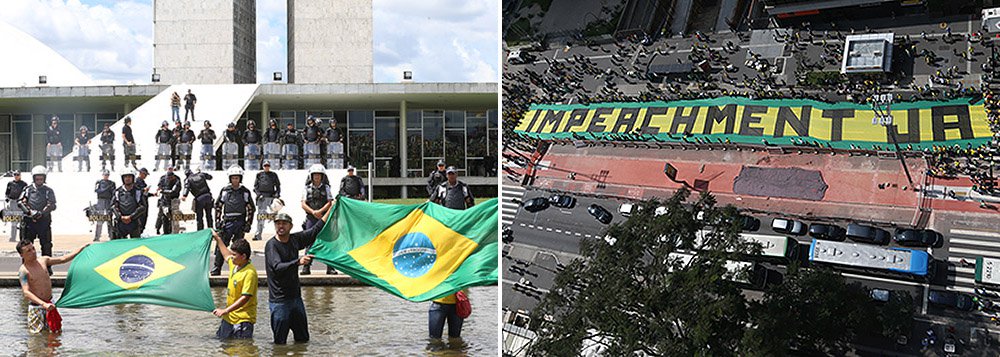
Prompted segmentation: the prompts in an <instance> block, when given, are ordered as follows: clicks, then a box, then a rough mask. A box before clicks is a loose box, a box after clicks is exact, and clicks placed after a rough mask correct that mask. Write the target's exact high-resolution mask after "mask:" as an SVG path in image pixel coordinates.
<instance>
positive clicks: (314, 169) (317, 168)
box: [309, 164, 326, 175]
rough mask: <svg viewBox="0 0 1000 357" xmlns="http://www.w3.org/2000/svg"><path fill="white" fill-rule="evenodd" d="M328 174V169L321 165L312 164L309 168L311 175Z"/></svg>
mask: <svg viewBox="0 0 1000 357" xmlns="http://www.w3.org/2000/svg"><path fill="white" fill-rule="evenodd" d="M325 172H326V168H325V167H323V165H321V164H312V166H309V174H310V175H311V174H322V173H325Z"/></svg>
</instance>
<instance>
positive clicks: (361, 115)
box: [347, 110, 375, 129]
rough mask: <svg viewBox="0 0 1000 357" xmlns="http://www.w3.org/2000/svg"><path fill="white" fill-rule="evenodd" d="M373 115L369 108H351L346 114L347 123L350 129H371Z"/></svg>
mask: <svg viewBox="0 0 1000 357" xmlns="http://www.w3.org/2000/svg"><path fill="white" fill-rule="evenodd" d="M374 118H375V117H374V116H373V115H372V112H371V111H370V110H364V111H362V110H352V111H350V112H349V113H348V116H347V125H348V127H350V128H351V129H371V128H372V127H374V125H375V123H374Z"/></svg>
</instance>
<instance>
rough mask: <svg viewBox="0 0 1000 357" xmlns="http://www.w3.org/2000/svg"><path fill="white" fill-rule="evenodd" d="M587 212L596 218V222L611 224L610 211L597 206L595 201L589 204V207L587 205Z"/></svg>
mask: <svg viewBox="0 0 1000 357" xmlns="http://www.w3.org/2000/svg"><path fill="white" fill-rule="evenodd" d="M587 213H590V215H591V216H594V218H596V219H597V221H598V222H601V223H604V224H611V218H612V216H611V212H608V210H607V209H605V208H604V207H601V206H598V205H597V204H596V203H595V204H591V205H590V207H587Z"/></svg>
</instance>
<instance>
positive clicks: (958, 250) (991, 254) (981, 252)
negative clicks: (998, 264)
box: [948, 248, 1000, 258]
mask: <svg viewBox="0 0 1000 357" xmlns="http://www.w3.org/2000/svg"><path fill="white" fill-rule="evenodd" d="M948 250H949V251H950V252H951V253H960V254H968V255H970V256H987V257H993V258H1000V252H994V251H988V250H982V249H965V248H951V249H948Z"/></svg>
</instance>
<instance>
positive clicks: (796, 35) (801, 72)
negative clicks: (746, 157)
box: [502, 25, 1000, 194]
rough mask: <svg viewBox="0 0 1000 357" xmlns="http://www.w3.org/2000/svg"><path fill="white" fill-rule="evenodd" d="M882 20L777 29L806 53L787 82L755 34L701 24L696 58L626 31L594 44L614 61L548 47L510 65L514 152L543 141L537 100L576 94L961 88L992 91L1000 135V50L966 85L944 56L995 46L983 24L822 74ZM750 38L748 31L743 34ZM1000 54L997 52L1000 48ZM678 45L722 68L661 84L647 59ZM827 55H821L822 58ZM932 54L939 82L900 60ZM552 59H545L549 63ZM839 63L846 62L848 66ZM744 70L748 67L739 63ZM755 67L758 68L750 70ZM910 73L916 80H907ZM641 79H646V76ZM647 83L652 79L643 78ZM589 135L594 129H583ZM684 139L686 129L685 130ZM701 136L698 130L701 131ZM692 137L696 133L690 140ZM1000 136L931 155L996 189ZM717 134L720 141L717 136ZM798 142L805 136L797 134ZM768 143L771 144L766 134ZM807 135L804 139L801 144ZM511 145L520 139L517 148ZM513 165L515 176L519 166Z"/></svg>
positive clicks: (969, 93) (863, 97)
mask: <svg viewBox="0 0 1000 357" xmlns="http://www.w3.org/2000/svg"><path fill="white" fill-rule="evenodd" d="M873 32H874V31H873V30H872V29H868V28H866V29H864V30H860V31H859V30H855V29H844V30H824V31H814V30H812V29H810V28H809V27H808V25H807V26H806V27H805V28H803V29H787V30H773V33H772V36H773V40H774V42H775V43H779V44H784V45H785V47H786V49H787V50H788V51H790V52H791V53H792V56H791V57H793V58H794V59H795V61H796V64H797V65H796V67H795V68H796V72H795V73H794V74H795V78H796V81H795V83H786V82H785V81H784V80H783V79H782V78H781V76H779V75H775V74H776V71H774V68H775V65H776V63H774V61H773V60H768V59H766V58H763V56H762V55H761V54H760V53H757V52H755V50H754V49H751V48H746V49H744V48H742V47H741V46H740V44H739V42H746V41H748V40H749V35H746V34H744V33H737V35H738V38H739V39H738V40H735V41H737V42H736V43H734V42H733V41H729V40H727V41H724V42H723V41H722V40H715V39H713V38H711V37H709V36H708V35H705V34H701V33H696V34H695V36H693V37H692V38H691V45H690V49H691V50H690V52H688V53H687V55H686V58H685V57H683V56H676V55H677V53H676V48H675V47H674V46H672V45H666V46H664V45H662V44H663V42H660V43H661V44H660V45H654V44H651V43H650V42H648V41H647V42H642V43H641V45H640V44H639V43H635V44H633V43H629V42H627V41H618V42H616V43H614V46H613V47H611V46H596V45H592V44H589V45H588V47H589V49H590V50H591V51H593V52H601V51H602V52H604V53H607V54H610V61H611V65H610V66H607V65H606V64H604V66H605V67H601V66H599V65H597V64H596V63H595V62H594V60H592V59H591V58H588V57H586V56H583V55H580V54H575V55H571V56H569V57H566V58H564V59H561V60H552V59H549V58H548V56H538V57H539V58H541V59H542V60H543V61H544V65H542V66H539V65H541V63H538V64H536V65H534V66H532V65H528V66H525V67H524V68H521V69H518V70H512V71H505V72H504V75H503V76H504V77H503V79H504V80H503V92H504V96H503V100H504V103H503V116H502V118H503V119H502V120H503V121H502V122H503V128H504V136H503V138H504V142H503V145H504V148H505V149H508V150H505V153H504V155H505V158H506V159H508V160H515V161H518V162H520V161H523V160H521V157H517V156H518V155H516V154H514V153H513V151H524V152H530V151H533V150H534V149H535V148H536V147H537V144H538V141H537V140H536V139H534V138H533V137H531V136H530V135H521V134H519V133H516V132H514V128H515V127H517V126H518V125H519V124H520V122H521V120H522V119H523V118H524V115H525V113H526V112H527V111H528V109H529V107H530V106H531V105H532V104H566V103H581V104H589V103H594V102H644V101H674V100H684V99H705V98H716V97H720V96H737V97H746V98H751V99H768V98H771V99H813V100H818V101H824V102H841V101H853V102H855V103H859V104H865V105H868V104H870V100H871V99H870V98H871V97H872V96H873V95H875V94H880V93H886V92H893V93H895V94H894V99H895V101H897V102H900V101H907V100H909V101H915V100H948V99H955V98H980V97H982V98H984V99H985V106H986V110H987V114H988V120H989V125H990V129H991V130H992V132H993V133H994V137H997V133H1000V125H998V118H1000V93H995V92H994V89H991V87H990V85H989V84H990V83H992V82H1000V58H996V56H995V55H990V56H986V57H988V58H986V60H985V61H982V63H980V64H977V66H979V67H981V68H982V69H983V71H984V72H985V73H984V74H983V76H982V79H983V81H982V82H983V85H982V86H981V88H976V87H975V86H966V85H964V84H963V82H962V80H963V79H965V77H966V76H968V75H969V73H966V72H964V71H963V70H961V69H959V66H958V65H957V64H954V65H951V66H945V65H944V58H943V57H942V56H940V55H938V54H937V53H935V52H934V51H935V50H939V48H938V47H940V45H942V44H944V45H947V46H951V47H953V48H954V51H953V52H954V53H953V54H954V55H955V56H956V57H958V59H959V61H973V60H976V59H977V58H979V57H984V56H982V55H984V54H985V53H986V52H987V51H990V52H992V48H993V46H995V45H996V43H995V41H996V40H991V39H990V38H988V37H987V36H982V35H981V34H980V33H971V34H964V35H963V34H956V33H952V32H951V31H950V28H947V29H945V30H944V31H943V32H942V33H927V32H925V33H922V34H921V35H920V36H919V38H917V37H916V36H912V38H911V36H910V35H901V36H897V38H896V41H895V44H894V46H895V47H896V48H898V49H900V50H897V51H895V52H894V65H893V67H892V68H893V69H892V72H890V73H886V74H884V75H882V76H844V75H839V74H837V75H835V76H828V78H821V79H816V78H812V77H811V76H813V75H814V72H822V71H823V70H824V68H827V67H829V66H836V67H839V63H840V60H841V55H842V52H843V48H844V40H845V38H846V36H847V35H849V34H859V33H873ZM740 40H742V41H740ZM741 51H743V52H746V54H747V60H746V61H745V62H744V63H731V61H730V59H729V58H730V57H731V55H733V54H737V53H742V52H741ZM992 53H993V54H995V52H992ZM671 55H675V56H674V57H676V60H677V61H678V63H693V64H700V65H707V68H713V69H714V70H708V71H701V72H694V73H689V74H685V75H682V76H668V77H666V79H665V80H663V81H662V82H661V83H659V85H654V82H659V81H660V80H661V78H654V77H650V76H649V75H648V74H647V70H648V69H649V68H647V66H649V64H651V63H653V59H655V57H656V56H671ZM816 56H818V58H815V57H816ZM633 58H634V59H635V60H632V61H630V60H629V59H633ZM921 59H922V60H924V61H925V62H926V63H927V65H929V66H932V67H934V68H936V69H935V70H934V73H931V74H930V75H929V77H930V81H931V82H933V83H934V85H931V84H929V83H928V84H918V83H917V82H916V81H913V80H909V81H907V79H912V74H906V73H904V70H903V68H904V67H905V66H900V65H899V64H902V63H903V62H905V61H909V60H913V61H918V60H921ZM540 67H541V68H542V69H539V68H540ZM838 69H839V68H838ZM735 72H743V73H741V74H739V75H733V74H731V73H735ZM747 72H749V73H747ZM590 78H593V79H603V81H599V82H598V87H594V88H588V87H586V86H585V85H584V81H586V80H589V79H590ZM620 82H624V83H626V84H629V85H632V86H630V90H631V91H632V93H629V94H626V93H624V92H623V91H622V90H621V88H620V84H619V83H620ZM907 82H908V83H907ZM636 84H639V85H636ZM641 84H644V86H643V85H641ZM583 138H586V137H583ZM586 139H588V140H623V141H646V140H649V138H647V137H646V136H643V135H632V134H618V135H613V136H607V135H602V136H600V137H597V136H593V135H591V137H589V138H586ZM682 139H684V138H682ZM691 140H692V141H689V142H691V143H694V144H697V143H699V142H700V141H699V142H694V140H697V139H691ZM685 141H688V140H685ZM997 142H998V140H997V139H994V140H992V141H991V142H989V143H988V144H987V145H983V146H974V145H972V144H968V145H966V146H964V147H963V146H950V147H943V146H942V147H934V148H932V149H925V150H923V151H924V152H923V153H924V155H925V156H926V157H928V163H929V164H930V167H931V168H930V173H931V174H933V175H936V176H951V177H953V176H955V175H967V176H969V177H971V178H972V179H973V181H974V182H975V183H976V189H977V190H979V191H981V192H983V193H991V194H993V193H995V191H994V188H993V187H994V186H995V183H994V182H995V179H994V177H995V176H994V173H993V167H994V165H995V159H994V157H995V155H996V150H997V148H998V145H997V144H998V143H997ZM712 144H714V142H713V143H712ZM793 144H795V142H794V141H793ZM764 145H769V144H768V143H766V141H765V142H764ZM797 145H798V144H797ZM510 149H513V151H511V150H510ZM852 149H856V150H875V151H878V150H887V148H886V147H884V146H883V147H879V146H872V147H871V148H867V147H857V146H852ZM903 149H904V150H910V151H913V150H915V149H914V148H913V147H912V146H904V147H903ZM505 170H507V173H508V176H510V175H517V173H516V172H514V171H512V170H509V169H505Z"/></svg>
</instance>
